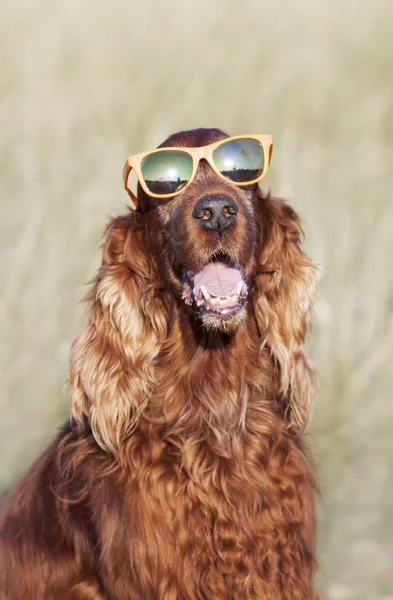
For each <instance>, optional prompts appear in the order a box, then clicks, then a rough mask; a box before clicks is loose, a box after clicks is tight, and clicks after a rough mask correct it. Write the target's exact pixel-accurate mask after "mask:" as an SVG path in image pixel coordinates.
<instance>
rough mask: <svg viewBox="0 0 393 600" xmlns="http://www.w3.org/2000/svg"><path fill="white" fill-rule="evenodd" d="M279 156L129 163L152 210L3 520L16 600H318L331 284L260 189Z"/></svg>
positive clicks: (100, 285)
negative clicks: (322, 310) (57, 417)
mask: <svg viewBox="0 0 393 600" xmlns="http://www.w3.org/2000/svg"><path fill="white" fill-rule="evenodd" d="M168 148H170V150H168ZM272 148H273V145H272V140H271V137H270V136H235V137H232V138H231V137H229V136H228V135H227V134H225V133H224V132H223V131H221V130H219V129H196V130H191V131H185V132H180V133H177V134H174V135H171V136H170V137H169V138H168V139H167V140H166V141H165V142H164V143H163V144H162V145H161V146H160V147H159V149H158V150H156V151H151V152H145V153H141V154H139V155H135V156H134V157H130V159H128V161H127V163H126V166H125V170H124V183H125V187H126V189H127V190H128V191H129V194H130V197H131V199H132V203H133V204H134V207H133V208H136V210H134V209H133V210H130V211H129V212H128V214H126V215H123V216H120V217H118V218H114V219H113V220H112V221H111V222H110V224H109V226H108V228H107V230H106V234H105V242H104V245H103V256H102V264H101V266H100V268H99V271H98V274H97V276H96V278H95V280H94V282H93V285H92V288H91V291H90V292H89V294H88V298H87V301H88V302H89V305H90V313H89V318H88V322H87V324H86V326H85V328H84V330H83V331H82V333H81V334H80V336H79V337H78V338H77V340H76V341H75V342H74V344H73V346H72V350H71V359H70V373H69V388H70V398H71V407H72V419H71V421H70V422H69V423H68V424H66V425H65V426H64V427H63V428H62V429H61V431H60V432H59V434H58V436H57V438H56V440H55V441H54V442H53V443H52V445H51V446H50V447H49V448H48V449H47V450H46V451H45V452H44V453H43V454H42V456H41V457H40V458H38V460H37V461H36V462H35V463H34V464H33V466H32V467H31V468H30V470H29V471H28V472H27V474H26V475H25V476H24V477H23V479H22V480H21V481H20V483H19V484H18V485H17V486H16V488H15V489H14V490H12V491H11V492H10V494H9V496H8V498H7V500H6V502H5V506H4V507H3V511H2V516H1V524H0V539H1V541H0V565H1V567H0V598H1V600H26V599H29V600H55V599H56V600H158V599H159V600H175V599H179V600H180V599H181V600H202V599H203V600H218V599H220V600H221V599H235V600H238V599H263V600H278V599H282V600H310V599H316V598H317V597H318V594H317V591H316V589H315V587H314V583H313V575H314V572H315V568H316V557H315V554H316V552H315V512H314V500H315V495H316V493H317V485H316V477H315V468H314V466H313V460H312V458H311V456H310V453H309V451H308V449H307V446H306V442H305V436H304V432H305V428H306V426H307V423H308V421H309V417H310V408H311V402H312V398H313V390H314V386H315V369H314V367H313V365H312V363H311V362H310V361H309V360H308V358H306V356H305V354H304V352H303V344H304V340H305V336H306V333H307V330H308V328H309V319H310V317H309V315H310V307H311V299H312V295H313V292H314V288H315V285H316V282H317V279H318V268H317V266H316V265H315V264H314V263H313V262H312V261H311V260H310V259H309V258H308V257H307V256H306V255H305V253H304V252H303V250H302V248H301V241H302V228H301V223H300V220H299V217H298V215H297V214H296V212H295V211H294V210H293V209H292V208H291V207H290V206H289V205H288V204H287V203H286V202H284V201H283V200H281V199H278V198H274V197H272V196H271V195H270V194H269V193H265V192H262V190H261V189H260V187H259V182H260V181H261V179H262V178H263V176H264V175H265V173H266V170H267V167H268V165H269V163H270V160H271V156H272ZM131 170H134V171H135V172H136V174H137V176H138V180H139V183H138V191H137V194H136V195H134V194H133V193H132V192H131V191H130V190H129V187H128V178H129V173H130V171H131Z"/></svg>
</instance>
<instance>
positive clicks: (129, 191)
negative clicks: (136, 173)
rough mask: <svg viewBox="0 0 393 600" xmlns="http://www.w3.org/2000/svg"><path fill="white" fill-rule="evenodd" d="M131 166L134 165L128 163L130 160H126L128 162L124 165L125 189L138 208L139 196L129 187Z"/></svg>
mask: <svg viewBox="0 0 393 600" xmlns="http://www.w3.org/2000/svg"><path fill="white" fill-rule="evenodd" d="M131 168H132V167H131V166H130V165H129V164H128V162H126V164H125V165H124V169H123V182H124V189H125V190H126V192H127V194H128V195H129V197H130V198H131V201H132V203H133V205H134V207H135V208H137V206H138V204H139V202H138V198H137V197H136V196H135V194H134V193H133V192H132V191H131V190H130V189H129V187H128V176H129V174H130V172H131Z"/></svg>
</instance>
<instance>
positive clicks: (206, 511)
mask: <svg viewBox="0 0 393 600" xmlns="http://www.w3.org/2000/svg"><path fill="white" fill-rule="evenodd" d="M176 389H177V390H179V389H181V386H180V387H179V385H178V384H177V385H176ZM243 394H245V395H246V396H247V403H246V404H247V406H246V410H245V414H244V418H243V425H242V427H241V428H240V429H237V430H236V429H234V430H229V431H226V432H225V431H223V429H221V430H220V428H218V427H217V424H215V425H214V424H213V427H212V428H210V427H209V423H206V427H205V436H203V438H201V427H200V423H199V421H198V419H199V418H200V415H198V414H197V410H196V407H195V405H194V402H193V399H192V398H189V400H188V403H187V406H189V407H191V408H190V410H189V411H188V412H187V411H186V412H185V413H184V415H183V418H182V419H180V422H177V427H176V425H175V424H174V425H173V426H172V428H171V427H170V425H169V426H168V422H166V424H165V425H164V412H165V411H164V412H162V408H161V411H160V410H158V409H157V406H158V403H157V405H155V403H154V402H153V403H152V408H151V410H149V409H147V410H146V412H145V415H144V417H143V419H142V420H141V421H140V426H139V428H138V429H137V430H136V431H135V432H134V434H133V435H132V436H131V437H130V439H129V441H128V444H127V450H126V452H127V460H128V461H129V473H128V480H127V482H126V484H125V489H124V488H123V487H122V486H123V485H124V484H123V483H122V484H120V485H119V484H117V483H116V480H115V479H114V480H113V487H109V486H108V485H106V486H105V488H103V489H102V490H100V488H99V486H98V487H97V486H93V489H96V492H97V493H104V496H105V498H101V499H100V500H98V499H97V500H98V502H97V501H95V502H94V505H96V506H97V505H101V506H103V511H102V514H100V515H97V518H98V519H99V521H100V522H99V523H97V528H98V529H99V530H101V532H102V534H103V537H102V546H101V553H102V555H101V559H99V560H102V565H103V568H105V569H106V576H105V579H104V581H103V584H104V585H105V589H106V591H107V593H108V595H109V597H111V598H112V597H113V598H116V600H131V599H134V598H154V597H159V598H168V599H170V598H183V599H188V598H190V599H194V598H195V599H197V598H206V599H207V598H213V597H217V595H216V596H214V594H217V590H220V596H219V597H220V598H241V597H245V598H275V599H277V597H279V596H278V594H279V593H280V590H281V589H282V585H283V580H284V579H285V581H286V585H287V584H288V580H290V579H291V578H293V579H294V580H295V579H296V578H299V576H300V574H301V572H302V570H303V566H304V561H307V560H309V557H308V554H309V552H310V550H309V549H308V547H307V542H306V541H305V539H304V536H303V533H305V532H302V527H303V524H302V520H303V519H302V513H303V511H304V510H307V509H306V506H307V505H308V503H309V502H310V501H311V498H310V497H309V496H310V477H311V476H310V474H309V472H308V467H307V461H306V459H305V456H304V454H303V452H302V450H301V449H300V448H299V447H298V444H297V443H296V442H295V440H294V439H293V438H292V437H291V436H290V435H289V434H288V433H287V432H286V430H285V427H284V422H283V421H282V426H281V428H280V426H279V420H280V417H279V416H278V415H277V414H275V413H274V412H273V411H272V410H271V409H270V410H269V407H268V405H267V403H266V402H267V400H266V398H264V397H263V395H261V392H260V391H259V392H257V391H256V390H255V389H254V387H253V386H252V385H251V386H250V385H248V384H245V387H244V389H243ZM158 397H159V393H158V395H157V400H158ZM194 400H195V399H194ZM221 401H222V402H223V403H224V404H225V402H227V403H229V404H230V400H228V399H226V398H225V397H222V398H221ZM160 406H161V407H163V406H164V405H163V404H162V398H161V399H160ZM172 409H173V407H172ZM166 411H167V414H166V415H165V416H166V419H168V416H169V417H170V414H171V407H170V406H169V407H167V408H166ZM217 418H218V415H217ZM193 419H194V420H196V421H195V426H197V425H198V427H195V434H196V432H199V439H198V438H197V437H196V435H194V434H193V427H192V420H193ZM187 420H188V421H187ZM183 421H184V422H185V423H186V424H187V427H186V426H185V425H184V427H183V425H182V423H183ZM227 422H229V421H227ZM169 423H170V419H169ZM180 425H181V426H180ZM280 429H281V433H278V431H280ZM186 431H188V437H186ZM202 431H203V428H202ZM294 482H295V483H294ZM283 498H284V502H283ZM119 515H122V518H121V519H120V518H119ZM184 524H186V528H185V526H184ZM119 556H121V557H123V558H125V557H127V558H126V560H124V559H122V560H118V557H119ZM278 563H280V565H279V564H278ZM119 564H122V565H126V564H127V565H128V566H127V568H126V569H125V570H123V571H122V572H119V571H118V570H117V566H116V565H119ZM123 569H124V567H123ZM296 585H297V586H299V582H297V584H296ZM164 588H165V589H164ZM282 597H283V596H282ZM289 597H290V596H288V598H289ZM306 597H307V596H304V598H306Z"/></svg>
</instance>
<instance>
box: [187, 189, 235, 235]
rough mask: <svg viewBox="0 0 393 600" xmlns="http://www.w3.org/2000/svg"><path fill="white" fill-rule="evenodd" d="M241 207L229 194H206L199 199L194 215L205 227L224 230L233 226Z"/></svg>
mask: <svg viewBox="0 0 393 600" xmlns="http://www.w3.org/2000/svg"><path fill="white" fill-rule="evenodd" d="M238 212H239V208H238V206H237V204H236V202H235V201H234V200H232V198H230V197H229V196H223V195H215V196H205V197H204V198H201V199H200V200H198V202H197V203H196V204H195V206H194V210H193V211H192V216H193V217H194V219H195V220H196V221H198V223H199V224H200V225H201V227H203V228H204V229H212V230H216V231H222V230H224V229H228V227H233V225H234V224H235V222H236V219H237V214H238Z"/></svg>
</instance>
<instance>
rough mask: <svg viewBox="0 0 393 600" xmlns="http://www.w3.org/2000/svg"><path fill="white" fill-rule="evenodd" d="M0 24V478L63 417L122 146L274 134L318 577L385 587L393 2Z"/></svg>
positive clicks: (127, 7)
mask: <svg viewBox="0 0 393 600" xmlns="http://www.w3.org/2000/svg"><path fill="white" fill-rule="evenodd" d="M2 13H3V14H2V16H1V19H0V27H1V35H0V50H1V56H2V70H1V78H0V125H1V136H0V153H1V161H0V177H1V215H2V216H1V223H0V235H1V249H0V281H1V293H0V326H1V342H0V368H1V376H0V395H1V411H2V419H1V430H0V453H1V479H0V485H1V488H2V489H6V488H7V487H8V486H9V485H10V484H11V483H12V482H13V481H14V480H15V478H16V477H17V476H19V475H20V473H21V472H22V471H23V469H24V468H25V466H26V465H27V464H28V463H29V462H30V461H31V460H32V458H33V457H34V456H35V455H36V454H37V453H38V451H39V450H40V449H41V448H42V447H43V446H44V445H45V444H46V443H47V442H48V440H49V439H51V437H52V436H53V431H54V427H55V426H56V425H57V424H58V423H59V422H60V421H61V420H62V419H64V418H66V416H67V414H68V406H67V398H66V393H65V392H64V391H63V390H64V384H65V381H66V373H67V360H68V351H69V346H70V343H71V341H72V339H73V337H74V336H75V335H76V334H77V332H78V330H79V328H80V323H81V316H82V312H83V311H82V309H81V308H80V307H79V308H78V307H77V302H78V300H79V299H80V297H81V296H82V295H83V293H84V291H85V287H84V282H86V281H88V280H89V279H90V278H91V276H92V275H93V273H94V270H95V268H96V267H97V264H98V261H99V252H98V250H97V248H98V245H99V243H100V232H101V231H102V229H103V227H104V224H105V221H106V215H107V214H109V213H110V214H115V213H118V212H119V211H122V210H124V205H125V203H126V197H125V195H124V194H123V191H122V188H121V179H120V173H121V167H122V163H123V160H124V158H125V157H126V155H128V154H130V153H132V152H136V151H139V150H143V149H148V148H151V147H152V146H153V145H155V144H156V143H158V142H160V141H161V140H162V139H163V138H164V137H165V136H166V135H167V134H169V133H171V132H172V131H175V130H179V129H183V128H189V127H195V126H219V127H222V128H223V129H226V130H228V131H229V132H231V133H234V134H235V133H242V132H271V133H273V135H274V138H275V142H276V147H275V154H274V158H273V163H272V170H271V173H270V174H269V177H268V179H267V180H266V185H268V186H270V187H271V188H272V190H273V191H274V193H277V194H281V195H284V196H287V197H288V198H290V200H291V202H292V203H293V205H294V206H295V207H296V208H297V209H298V210H299V211H300V213H301V214H302V215H303V217H304V220H305V222H306V233H307V244H308V249H309V252H310V254H311V255H312V256H313V257H314V258H316V259H317V260H319V261H320V262H322V263H324V264H325V265H326V274H325V278H324V282H323V284H322V287H321V289H320V291H319V295H318V299H317V302H316V307H315V319H314V322H315V327H314V329H315V330H314V341H313V343H312V346H311V352H312V355H313V356H314V359H315V360H316V362H317V364H318V366H319V369H320V372H321V379H322V387H321V392H320V394H319V399H318V404H317V407H316V411H315V420H314V426H313V430H312V438H313V443H314V444H315V447H316V449H317V453H318V460H319V463H320V472H321V479H322V491H323V497H322V502H321V505H320V511H319V512H320V548H321V551H320V556H321V567H322V574H321V575H320V577H319V579H320V585H321V588H322V589H323V590H324V591H325V593H326V595H327V596H328V597H329V598H330V599H331V600H377V599H378V600H382V599H384V600H387V599H388V598H390V599H391V598H393V571H392V568H391V566H392V560H393V508H392V505H393V503H392V500H393V492H392V478H391V474H392V469H393V441H392V436H391V427H392V417H393V403H392V384H393V369H392V364H391V363H392V358H391V357H392V354H393V270H392V267H393V258H392V257H393V236H392V224H393V203H392V201H391V190H392V183H393V182H392V164H393V162H392V159H393V156H392V155H393V151H392V144H393V105H392V92H393V78H392V72H393V45H392V43H391V24H392V19H393V4H392V2H391V0H374V1H373V2H372V1H371V0H362V1H361V2H360V1H359V2H354V1H351V2H350V1H346V0H342V1H341V2H340V1H339V0H330V2H323V1H322V0H295V1H293V2H291V1H290V0H283V1H282V2H277V1H275V0H264V1H263V2H262V1H260V0H254V1H253V0H249V1H247V2H245V3H239V2H235V0H215V1H214V2H208V0H199V1H198V2H195V3H194V2H189V3H186V2H184V1H183V2H181V1H180V0H168V2H165V3H163V2H159V0H145V2H143V3H142V2H139V3H136V2H134V3H132V2H125V1H123V0H119V1H118V2H113V3H109V2H103V1H99V2H97V3H94V4H92V3H90V4H89V5H88V3H81V2H80V1H77V0H51V1H49V0H35V1H33V2H30V3H24V5H22V3H16V2H15V3H11V2H10V0H9V1H8V6H3V7H2Z"/></svg>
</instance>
